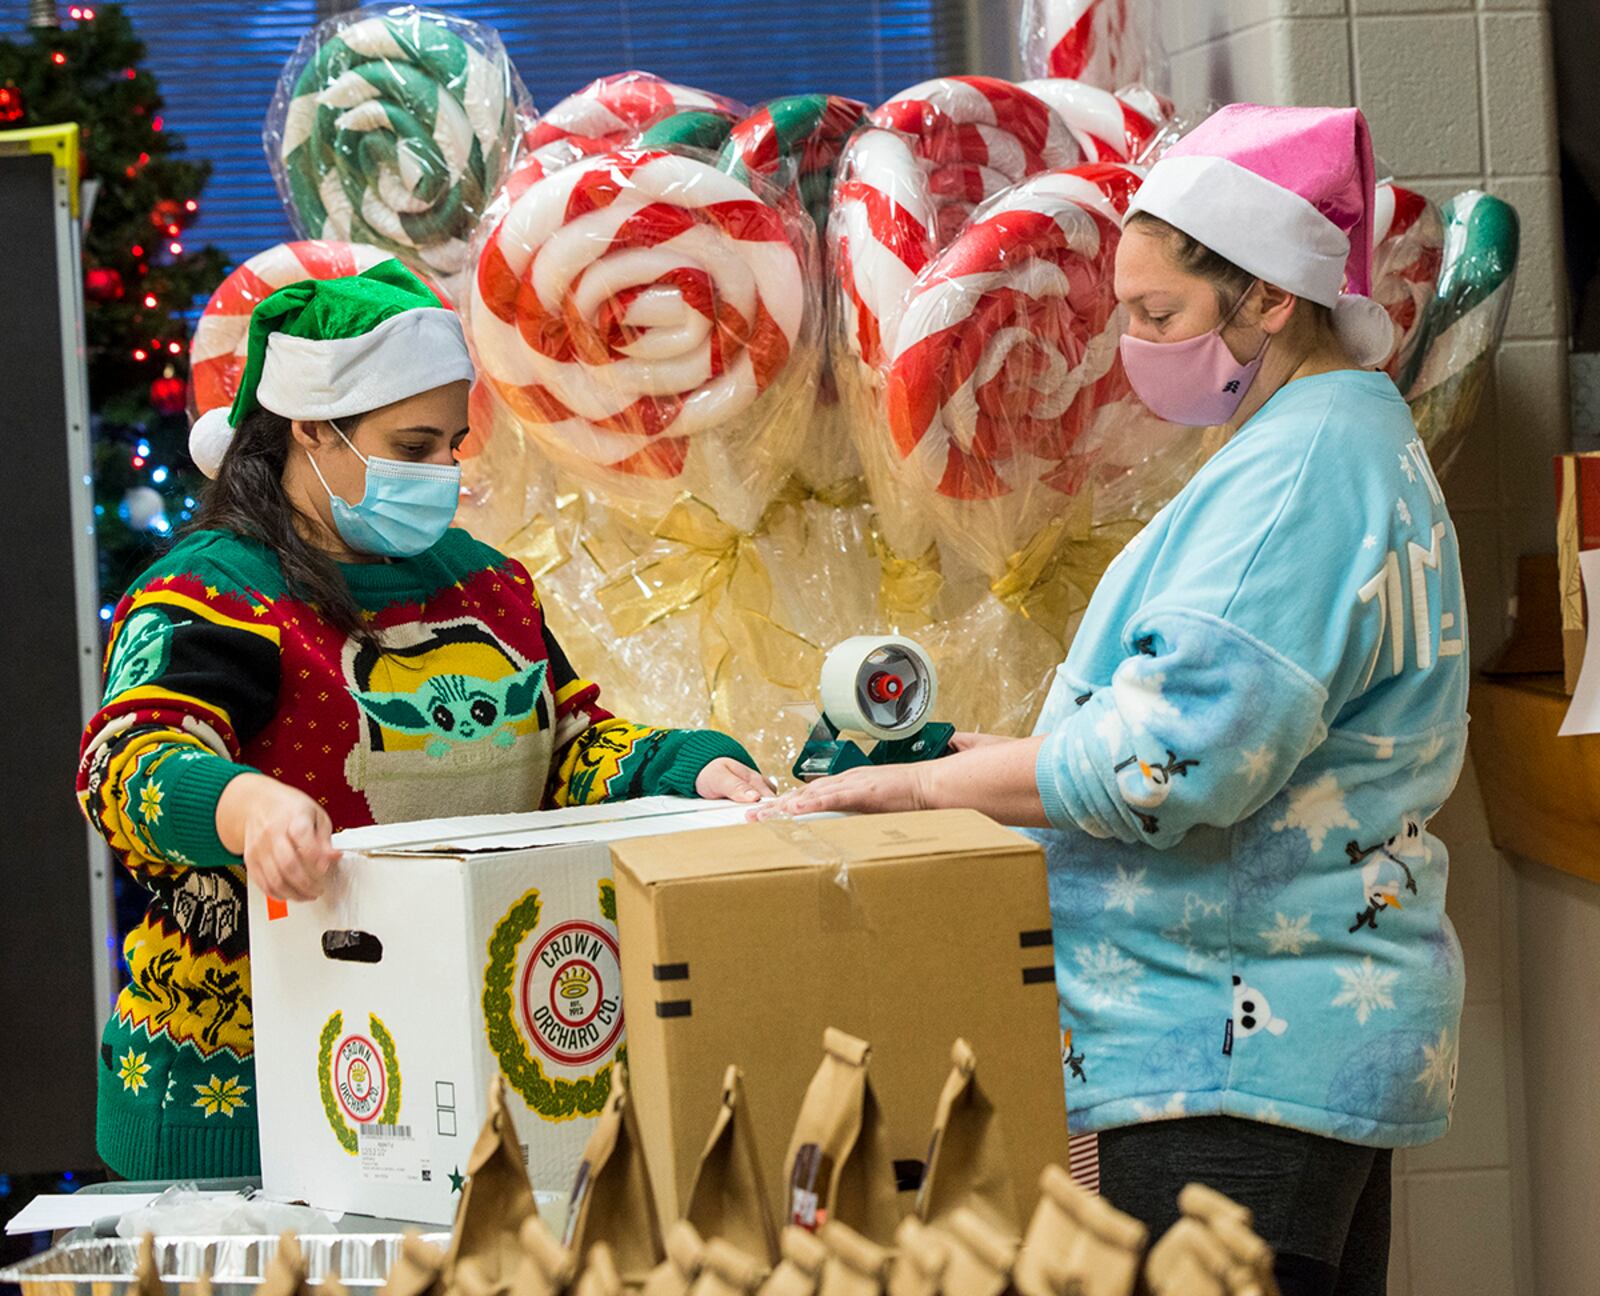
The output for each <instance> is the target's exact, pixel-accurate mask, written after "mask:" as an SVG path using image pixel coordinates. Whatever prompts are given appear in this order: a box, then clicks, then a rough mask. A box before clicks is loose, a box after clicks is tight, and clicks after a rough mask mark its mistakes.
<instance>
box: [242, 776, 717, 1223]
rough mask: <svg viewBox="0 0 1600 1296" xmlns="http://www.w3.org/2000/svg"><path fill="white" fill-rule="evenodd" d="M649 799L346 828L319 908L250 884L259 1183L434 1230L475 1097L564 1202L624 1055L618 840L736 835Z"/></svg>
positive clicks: (477, 1113)
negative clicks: (512, 1125)
mask: <svg viewBox="0 0 1600 1296" xmlns="http://www.w3.org/2000/svg"><path fill="white" fill-rule="evenodd" d="M744 813H745V808H744V807H742V806H730V805H728V804H726V803H720V804H717V805H708V804H707V803H706V802H703V801H692V800H682V799H677V798H671V797H651V798H644V799H640V800H636V801H626V802H617V803H615V804H607V805H599V806H584V807H579V808H575V809H571V810H555V811H546V812H543V813H538V814H525V815H492V816H483V817H477V818H467V819H439V820H431V821H426V822H419V823H411V824H392V825H384V826H378V827H373V828H362V829H356V830H354V831H351V832H345V833H340V834H338V835H337V836H336V837H335V838H334V841H335V844H336V845H337V846H339V847H340V849H342V850H344V851H345V852H346V855H345V857H344V860H343V862H342V863H341V865H340V868H339V873H338V876H337V879H336V881H335V884H334V885H333V886H332V887H330V889H329V891H328V893H327V894H325V895H324V896H323V897H322V898H321V899H319V900H317V901H315V902H314V903H311V904H290V905H286V906H285V905H282V904H278V903H277V902H269V901H268V900H267V899H266V898H265V897H264V896H263V895H262V893H261V892H260V891H259V890H258V889H257V888H255V887H251V888H250V956H251V970H252V974H253V983H254V988H253V992H252V997H253V1003H254V1012H255V1034H256V1085H257V1093H256V1099H257V1111H258V1116H259V1118H260V1122H261V1163H262V1174H263V1178H264V1182H265V1189H266V1191H267V1192H268V1193H271V1194H273V1195H275V1196H282V1197H287V1198H291V1199H302V1200H305V1201H307V1202H309V1203H311V1204H312V1205H314V1206H320V1207H324V1208H328V1209H334V1210H344V1211H350V1212H354V1213H360V1214H366V1215H378V1216H383V1217H386V1218H390V1219H402V1220H416V1221H419V1222H423V1223H429V1224H448V1223H449V1222H450V1221H451V1219H452V1217H453V1215H454V1212H455V1203H456V1198H457V1193H458V1191H459V1189H460V1186H461V1176H462V1175H463V1174H464V1173H465V1171H466V1165H467V1154H468V1152H469V1150H470V1149H471V1147H472V1142H473V1139H474V1138H475V1137H476V1136H477V1133H478V1128H479V1126H480V1125H481V1124H482V1122H483V1119H484V1116H485V1110H484V1107H485V1099H486V1097H487V1094H488V1089H489V1082H490V1080H491V1078H492V1077H493V1076H494V1074H495V1072H496V1071H499V1072H501V1073H502V1074H503V1075H504V1076H505V1078H506V1086H507V1097H508V1098H509V1100H510V1103H511V1108H512V1111H513V1113H514V1115H515V1117H516V1122H517V1132H518V1135H519V1136H520V1138H521V1139H522V1141H523V1143H524V1145H525V1147H526V1153H527V1160H528V1171H529V1174H530V1176H531V1178H532V1179H533V1183H534V1187H535V1188H536V1189H539V1190H541V1192H544V1191H554V1192H560V1193H565V1192H566V1191H567V1189H568V1188H570V1186H571V1183H572V1178H573V1175H574V1173H575V1172H576V1170H577V1165H578V1161H579V1158H580V1155H581V1153H582V1151H583V1146H584V1143H585V1141H586V1140H587V1139H588V1136H589V1130H590V1127H591V1125H592V1124H593V1122H594V1120H595V1119H596V1118H597V1117H598V1116H599V1113H600V1109H601V1107H602V1106H603V1105H604V1102H605V1098H606V1095H607V1093H608V1092H609V1090H610V1076H611V1067H612V1063H613V1060H614V1058H615V1056H616V1052H617V1049H618V1047H619V1046H620V1045H621V1044H622V1042H623V1017H622V978H621V971H620V965H619V962H618V952H617V938H616V903H615V893H614V891H613V889H612V886H611V852H610V843H611V842H613V841H616V840H619V839H621V838H624V837H637V836H651V835H656V834H660V833H668V832H677V831H682V830H687V829H695V828H708V827H718V826H722V825H724V824H728V823H736V822H740V821H742V819H743V817H744Z"/></svg>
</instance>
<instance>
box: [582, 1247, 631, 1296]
mask: <svg viewBox="0 0 1600 1296" xmlns="http://www.w3.org/2000/svg"><path fill="white" fill-rule="evenodd" d="M622 1291H623V1287H622V1275H621V1274H620V1273H619V1272H618V1270H617V1262H616V1259H615V1258H614V1257H613V1256H612V1254H611V1248H610V1247H609V1246H607V1245H606V1244H605V1243H604V1242H596V1243H595V1244H594V1245H593V1246H592V1247H590V1248H589V1254H588V1255H587V1256H585V1257H584V1261H583V1272H582V1273H580V1274H579V1275H578V1281H577V1282H575V1283H573V1285H572V1296H622Z"/></svg>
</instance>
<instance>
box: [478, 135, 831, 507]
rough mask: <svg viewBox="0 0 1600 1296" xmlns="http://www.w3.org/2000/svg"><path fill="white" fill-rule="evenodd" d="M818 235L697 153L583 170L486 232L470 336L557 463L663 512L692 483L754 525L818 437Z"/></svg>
mask: <svg viewBox="0 0 1600 1296" xmlns="http://www.w3.org/2000/svg"><path fill="white" fill-rule="evenodd" d="M815 255H816V247H815V236H814V234H813V233H812V231H811V228H810V223H809V221H807V220H806V219H805V218H804V216H803V215H802V214H801V213H800V212H799V210H798V208H797V207H790V208H789V209H788V210H787V211H785V210H781V209H780V207H779V206H777V205H774V204H769V203H768V202H766V201H763V198H762V196H761V195H759V194H757V193H756V192H755V191H754V190H752V189H751V188H750V187H749V186H747V185H744V184H741V183H740V182H739V181H737V180H735V179H733V178H732V177H731V176H729V175H726V174H724V173H723V172H722V171H719V170H718V169H717V168H716V167H714V166H712V165H710V164H709V163H706V162H703V161H700V160H699V159H696V158H693V157H688V156H683V155H680V154H676V153H671V152H667V151H665V150H660V149H643V150H622V151H619V152H615V153H608V154H601V155H599V156H596V157H591V158H586V159H584V160H582V161H578V162H574V163H572V164H571V165H569V166H567V167H565V168H563V169H562V170H560V171H557V172H556V173H555V174H553V175H550V176H546V177H545V178H544V179H542V180H539V181H536V182H535V183H534V184H533V185H531V186H530V187H529V188H528V189H527V190H526V191H525V192H524V193H523V194H522V195H521V196H520V197H519V198H517V199H516V200H515V202H513V203H512V204H511V207H510V209H509V211H507V213H506V214H505V216H504V217H503V219H502V220H501V221H500V222H499V224H498V225H497V226H496V227H495V228H494V230H493V231H492V232H491V233H490V234H489V236H488V238H487V240H486V242H485V244H484V246H483V249H482V254H481V256H480V258H479V262H478V269H477V273H476V275H475V276H474V278H473V282H472V288H471V293H470V297H469V302H468V308H467V311H466V314H467V326H468V334H469V337H470V339H471V342H472V345H473V348H474V351H475V353H476V357H477V361H478V365H479V370H480V372H481V373H482V375H483V377H484V378H485V379H486V380H487V381H488V382H489V383H490V385H491V386H492V388H493V390H494V392H495V394H496V396H497V398H498V399H499V400H500V401H502V402H503V403H504V404H505V406H506V407H507V408H508V409H509V410H510V412H511V413H512V414H513V415H514V416H515V417H516V418H517V419H519V420H520V421H521V422H522V424H523V426H524V428H525V430H526V431H527V433H528V435H530V436H531V437H532V438H533V439H534V440H535V441H536V442H537V443H538V445H539V446H540V448H541V449H543V450H544V452H545V453H546V454H547V455H548V456H549V457H550V458H551V459H552V460H554V461H555V462H556V463H557V464H558V465H560V466H561V467H563V468H566V469H567V470H569V471H571V472H573V473H575V474H577V475H578V476H580V477H581V478H583V479H584V480H586V481H588V482H590V483H592V484H594V485H596V486H597V487H599V488H600V489H601V490H602V491H603V492H606V493H607V494H608V495H610V496H612V497H614V498H617V499H619V500H626V501H628V502H630V503H633V504H635V505H642V506H644V507H645V509H646V510H647V511H648V512H650V513H653V514H655V515H657V516H659V515H660V514H661V513H662V512H663V511H664V510H665V508H666V507H667V506H668V505H669V504H670V502H671V500H672V499H674V498H675V497H676V496H677V495H678V494H679V493H681V492H683V491H685V490H688V491H692V492H694V493H695V494H696V495H698V496H699V497H700V498H701V499H702V500H703V501H704V502H705V503H708V504H710V505H711V507H712V508H714V509H715V510H716V511H717V512H718V513H719V514H720V515H721V516H722V517H723V518H724V519H725V520H726V521H727V522H729V523H730V524H732V525H734V526H736V527H740V528H743V529H748V528H749V527H751V526H753V525H754V523H755V521H756V519H757V518H758V517H759V516H760V513H761V511H762V510H763V509H764V508H765V506H766V503H767V499H768V497H769V496H770V493H771V490H772V488H773V486H775V485H776V483H777V482H780V481H781V480H783V478H784V477H785V476H787V474H788V472H789V469H790V468H791V467H792V465H793V462H794V457H795V455H796V454H797V453H798V451H799V449H800V446H801V445H802V443H803V439H804V431H805V427H804V425H805V407H806V406H807V405H808V403H809V398H810V388H811V385H812V383H811V379H812V378H814V374H815V365H816V356H817V346H816V338H817V333H818V323H817V319H818V308H817V304H816V299H815V292H814V289H813V288H812V287H811V285H812V284H813V283H814V269H813V267H814V263H815Z"/></svg>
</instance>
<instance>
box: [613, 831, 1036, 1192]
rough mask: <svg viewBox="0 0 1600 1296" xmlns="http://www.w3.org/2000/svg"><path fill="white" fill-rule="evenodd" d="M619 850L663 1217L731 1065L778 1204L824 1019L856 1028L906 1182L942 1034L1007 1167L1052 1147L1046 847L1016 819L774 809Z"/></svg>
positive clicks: (623, 919)
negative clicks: (825, 815) (961, 1044)
mask: <svg viewBox="0 0 1600 1296" xmlns="http://www.w3.org/2000/svg"><path fill="white" fill-rule="evenodd" d="M613 864H614V875H615V878H616V884H617V918H618V925H619V929H620V935H621V947H622V987H623V1002H624V1006H625V1010H626V1012H627V1018H628V1066H629V1072H630V1075H631V1076H632V1080H631V1087H632V1090H633V1092H634V1094H635V1095H636V1098H637V1103H638V1111H639V1123H640V1126H641V1128H642V1130H643V1134H644V1142H645V1150H646V1153H647V1155H648V1158H649V1161H650V1166H651V1173H652V1175H653V1176H654V1178H655V1180H656V1195H657V1198H658V1200H659V1201H660V1204H661V1208H662V1211H663V1214H664V1217H665V1218H667V1219H674V1218H676V1217H677V1216H678V1215H679V1214H680V1213H681V1210H682V1207H683V1203H684V1200H685V1197H686V1195H687V1193H688V1190H689V1185H690V1180H691V1178H692V1177H693V1175H694V1170H695V1165H696V1162H697V1160H698V1158H699V1156H700V1152H701V1149H702V1148H703V1147H704V1144H705V1138H706V1130H707V1129H708V1128H709V1126H710V1123H711V1121H712V1120H713V1118H714V1117H715V1116H716V1114H717V1109H718V1104H719V1103H720V1101H721V1098H722V1081H723V1074H724V1072H725V1070H726V1068H727V1067H728V1065H729V1064H730V1063H737V1064H738V1065H739V1066H740V1067H741V1068H742V1069H743V1071H744V1079H745V1092H746V1094H747V1096H748V1102H749V1109H750V1116H751V1118H752V1122H753V1126H754V1129H755V1135H756V1143H757V1146H758V1148H759V1150H760V1157H761V1164H762V1167H763V1169H764V1172H765V1173H766V1175H767V1178H768V1180H769V1182H770V1184H771V1189H772V1201H773V1203H774V1205H780V1204H785V1203H787V1201H788V1194H787V1192H786V1191H785V1190H784V1185H783V1184H782V1183H781V1177H782V1173H783V1171H782V1167H783V1163H784V1153H785V1150H786V1149H787V1147H788V1143H789V1134H790V1131H791V1129H792V1127H793V1123H794V1119H795V1115H796V1113H797V1112H798V1111H799V1109H800V1102H801V1099H802V1098H803V1097H804V1095H805V1091H806V1085H807V1084H808V1083H809V1081H810V1079H811V1076H812V1074H813V1073H814V1072H815V1071H816V1068H817V1062H818V1059H819V1058H820V1057H821V1053H822V1034H823V1031H824V1029H825V1028H827V1027H829V1026H837V1027H839V1028H840V1029H841V1030H845V1031H848V1032H850V1033H851V1034H852V1035H857V1036H860V1037H861V1038H862V1039H864V1040H867V1041H869V1042H870V1043H871V1045H872V1062H871V1075H872V1083H873V1087H874V1089H875V1091H876V1093H877V1095H878V1098H879V1100H880V1101H881V1103H882V1105H883V1109H884V1114H885V1117H886V1119H887V1123H888V1126H889V1137H890V1145H891V1151H892V1153H893V1156H894V1158H895V1159H896V1161H897V1162H902V1163H904V1166H903V1169H904V1170H905V1171H906V1172H907V1173H906V1174H905V1175H904V1176H903V1177H902V1184H901V1186H902V1188H903V1189H906V1188H914V1187H915V1184H916V1180H917V1178H918V1177H919V1175H920V1167H921V1162H922V1159H923V1158H924V1157H925V1156H926V1155H927V1147H928V1135H929V1131H930V1130H931V1128H932V1124H933V1116H934V1108H935V1106H936V1105H937V1103H938V1099H939V1093H940V1090H941V1088H942V1087H943V1085H944V1082H945V1078H946V1076H947V1075H948V1073H949V1069H950V1046H951V1043H952V1041H954V1040H955V1039H956V1038H957V1037H958V1036H959V1037H961V1038H964V1039H966V1040H967V1041H968V1042H969V1043H970V1044H971V1045H972V1048H973V1051H974V1052H975V1053H976V1055H977V1064H978V1067H979V1069H980V1072H981V1074H982V1076H983V1081H984V1088H985V1092H986V1093H987V1094H988V1095H989V1097H990V1099H991V1100H992V1101H993V1103H994V1107H995V1111H996V1113H997V1115H998V1119H999V1124H1000V1129H1001V1137H1002V1139H1003V1141H1004V1146H1005V1149H1006V1157H1007V1161H1008V1163H1009V1169H1010V1173H1011V1180H1012V1182H1013V1183H1014V1184H1017V1185H1019V1187H1020V1186H1021V1185H1033V1184H1037V1183H1038V1182H1039V1175H1040V1172H1041V1171H1042V1170H1043V1169H1044V1167H1045V1166H1047V1165H1050V1164H1051V1163H1059V1164H1062V1165H1065V1164H1066V1161H1067V1124H1066V1099H1065V1095H1064V1093H1063V1085H1062V1076H1061V1051H1060V1038H1061V1036H1060V1026H1059V1017H1058V1012H1057V1007H1056V993H1055V975H1054V968H1053V964H1052V950H1051V942H1050V910H1049V902H1048V898H1047V892H1046V883H1045V866H1044V855H1043V852H1042V851H1041V850H1040V849H1039V847H1038V846H1037V845H1035V844H1034V843H1033V842H1031V841H1029V840H1028V839H1027V838H1025V837H1022V836H1021V835H1019V834H1017V833H1014V832H1012V831H1010V830H1009V829H1005V828H1001V827H1000V826H999V825H997V824H995V823H994V822H992V821H991V820H989V819H987V818H985V817H984V816H983V815H980V814H977V813H974V812H971V811H960V810H940V811H928V812H924V813H920V814H899V815H877V816H863V817H860V818H850V819H819V820H809V821H805V822H793V821H781V820H780V821H775V822H767V823H762V824H747V825H742V826H738V827H731V828H721V829H715V830H712V831H708V832H690V833H684V834H682V835H677V836H672V837H656V838H641V839H638V840H634V841H627V842H618V843H615V844H614V846H613ZM906 1200H907V1202H908V1203H909V1201H910V1199H909V1197H908V1198H906ZM1019 1204H1021V1205H1022V1206H1023V1209H1024V1210H1026V1209H1028V1208H1029V1207H1031V1206H1032V1201H1031V1200H1030V1201H1028V1202H1026V1203H1019ZM907 1209H908V1210H909V1209H910V1206H909V1204H908V1206H907Z"/></svg>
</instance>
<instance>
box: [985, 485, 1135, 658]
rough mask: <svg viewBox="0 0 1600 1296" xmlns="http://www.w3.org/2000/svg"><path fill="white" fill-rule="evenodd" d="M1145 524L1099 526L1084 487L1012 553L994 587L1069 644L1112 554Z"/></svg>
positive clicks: (1010, 605) (997, 593)
mask: <svg viewBox="0 0 1600 1296" xmlns="http://www.w3.org/2000/svg"><path fill="white" fill-rule="evenodd" d="M1142 526H1143V524H1142V523H1140V522H1136V521H1132V520H1123V521H1117V522H1107V523H1103V524H1101V525H1099V526H1096V525H1095V524H1094V498H1093V495H1092V494H1091V492H1089V491H1084V492H1082V493H1081V494H1078V495H1075V496H1073V497H1072V502H1071V504H1070V505H1069V506H1068V508H1067V510H1066V512H1064V513H1062V514H1061V515H1060V516H1059V517H1057V518H1055V519H1054V520H1053V521H1052V522H1050V523H1049V524H1048V525H1046V526H1044V527H1041V528H1040V529H1039V531H1038V532H1037V533H1036V534H1035V535H1034V537H1033V539H1031V540H1029V541H1028V543H1027V544H1025V545H1023V547H1022V548H1021V549H1018V550H1017V551H1016V552H1015V553H1013V554H1011V555H1010V556H1009V557H1008V558H1007V559H1006V565H1005V570H1004V571H1002V572H1001V573H1000V575H999V576H998V577H996V578H995V580H994V581H992V582H991V583H990V585H989V589H990V591H991V592H992V593H993V594H994V596H995V597H996V598H997V599H999V600H1000V602H1001V603H1003V604H1005V605H1006V606H1007V607H1008V608H1010V609H1011V610H1012V611H1014V612H1016V613H1018V614H1019V615H1021V616H1024V617H1027V618H1028V620H1030V621H1032V622H1034V624H1036V625H1037V626H1039V628H1040V629H1042V630H1044V631H1045V632H1046V633H1047V634H1049V635H1050V636H1051V638H1053V639H1055V640H1056V642H1057V643H1059V644H1061V645H1062V647H1063V648H1065V647H1066V638H1067V627H1068V625H1070V624H1071V622H1072V618H1073V617H1075V616H1076V615H1077V614H1078V613H1080V612H1082V611H1083V610H1084V609H1085V608H1086V607H1088V606H1089V597H1090V595H1092V594H1093V593H1094V588H1095V586H1096V585H1098V584H1099V583H1100V578H1101V577H1102V576H1103V575H1105V570H1106V568H1107V567H1109V566H1110V565H1111V560H1112V559H1113V558H1115V557H1116V556H1117V554H1119V553H1120V552H1121V551H1122V548H1123V546H1124V545H1126V544H1127V543H1128V541H1129V540H1131V539H1132V538H1133V537H1134V536H1135V535H1137V534H1138V533H1139V531H1140V529H1141V528H1142Z"/></svg>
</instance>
